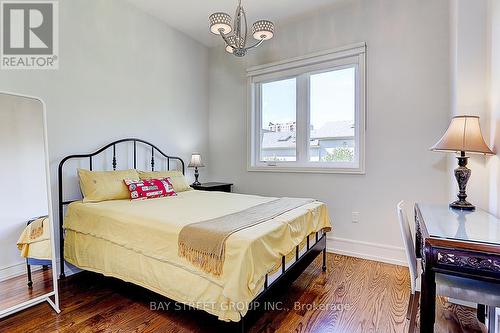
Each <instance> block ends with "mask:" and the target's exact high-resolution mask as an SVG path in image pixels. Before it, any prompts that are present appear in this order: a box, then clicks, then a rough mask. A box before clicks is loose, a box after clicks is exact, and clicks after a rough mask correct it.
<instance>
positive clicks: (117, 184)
mask: <svg viewBox="0 0 500 333" xmlns="http://www.w3.org/2000/svg"><path fill="white" fill-rule="evenodd" d="M78 176H79V177H80V189H81V190H82V194H83V202H97V201H105V200H119V199H130V192H129V190H128V188H127V186H126V185H125V183H124V182H123V180H124V179H130V180H139V174H138V173H137V171H136V170H134V169H130V170H119V171H89V170H85V169H78Z"/></svg>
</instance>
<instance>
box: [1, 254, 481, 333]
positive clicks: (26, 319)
mask: <svg viewBox="0 0 500 333" xmlns="http://www.w3.org/2000/svg"><path fill="white" fill-rule="evenodd" d="M327 261H328V270H327V272H326V273H323V272H322V271H321V258H317V259H316V260H315V261H314V263H313V264H312V265H311V266H310V267H309V268H308V269H307V270H306V271H305V272H304V273H303V274H302V275H301V276H300V277H299V278H298V279H297V280H296V281H295V282H294V283H293V284H292V285H290V286H288V287H287V288H284V289H283V290H280V291H279V294H278V295H275V296H274V298H273V300H274V303H273V304H275V305H276V306H277V307H278V308H279V309H278V310H269V311H265V312H262V313H257V314H256V315H255V316H254V317H255V318H253V319H251V320H250V323H249V325H248V327H247V329H248V331H249V332H259V333H261V332H286V333H288V332H297V333H299V332H300V333H302V332H331V333H336V332H339V333H340V332H342V333H350V332H406V331H407V325H408V322H407V320H406V317H405V315H406V309H407V304H408V303H407V302H408V296H409V285H410V283H409V277H408V270H407V268H405V267H401V266H394V265H389V264H383V263H379V262H374V261H369V260H363V259H358V258H352V257H346V256H339V255H333V254H328V257H327ZM2 292H3V291H2ZM60 295H61V309H62V312H61V313H60V314H56V313H55V312H53V311H52V309H51V308H50V307H49V305H48V304H40V305H38V306H35V307H33V308H31V309H28V310H25V311H23V312H21V313H18V314H15V315H13V316H10V317H8V318H4V319H3V320H2V321H0V332H9V333H10V332H44V333H47V332H56V331H57V332H223V331H224V332H227V330H224V329H225V326H222V325H221V323H220V322H219V321H217V320H216V319H215V317H213V316H211V315H208V314H207V313H205V312H203V311H198V310H181V311H176V310H173V309H170V310H160V311H152V310H150V302H161V301H167V302H168V300H167V299H165V298H163V297H161V296H158V295H157V294H154V293H152V292H149V291H147V290H145V289H143V288H140V287H136V286H134V285H131V284H128V283H124V282H121V281H119V280H116V279H111V278H105V277H103V276H100V275H98V274H92V273H88V272H85V273H80V274H77V275H74V276H71V277H69V278H66V279H65V280H64V281H62V282H61V284H60ZM437 308H438V313H439V314H438V315H437V317H436V332H443V333H444V332H480V328H479V326H478V324H477V320H476V316H475V312H474V310H472V309H469V308H466V307H462V306H457V305H450V304H448V303H446V302H445V301H444V300H443V299H439V302H438V306H437Z"/></svg>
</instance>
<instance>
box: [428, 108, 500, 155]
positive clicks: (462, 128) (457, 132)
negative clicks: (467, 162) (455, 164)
mask: <svg viewBox="0 0 500 333" xmlns="http://www.w3.org/2000/svg"><path fill="white" fill-rule="evenodd" d="M431 150H434V151H454V152H459V151H460V152H461V151H463V152H470V153H482V154H487V155H493V152H492V151H491V149H490V148H489V147H488V145H487V144H486V142H484V138H483V134H482V133H481V127H480V126H479V117H477V116H456V117H453V119H452V120H451V123H450V126H449V127H448V129H447V130H446V133H444V135H443V137H442V138H441V139H440V140H439V141H438V142H437V143H436V144H435V145H434V146H432V147H431Z"/></svg>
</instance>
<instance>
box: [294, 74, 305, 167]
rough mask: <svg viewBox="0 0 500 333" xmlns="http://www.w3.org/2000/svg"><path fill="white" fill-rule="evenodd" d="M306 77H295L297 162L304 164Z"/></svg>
mask: <svg viewBox="0 0 500 333" xmlns="http://www.w3.org/2000/svg"><path fill="white" fill-rule="evenodd" d="M307 100H308V98H307V76H306V75H299V76H298V77H297V140H296V145H297V162H299V163H305V162H307V160H308V142H307V137H308V133H307V123H308V115H307V109H308V107H307Z"/></svg>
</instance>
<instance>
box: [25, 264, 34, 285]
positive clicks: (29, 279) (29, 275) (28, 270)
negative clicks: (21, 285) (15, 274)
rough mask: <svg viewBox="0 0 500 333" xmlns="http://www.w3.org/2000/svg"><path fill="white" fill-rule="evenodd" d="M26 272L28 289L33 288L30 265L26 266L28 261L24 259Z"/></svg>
mask: <svg viewBox="0 0 500 333" xmlns="http://www.w3.org/2000/svg"><path fill="white" fill-rule="evenodd" d="M26 272H27V273H28V287H29V288H31V287H33V281H32V280H31V265H30V264H28V259H26Z"/></svg>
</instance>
